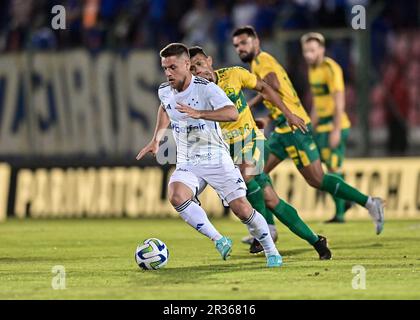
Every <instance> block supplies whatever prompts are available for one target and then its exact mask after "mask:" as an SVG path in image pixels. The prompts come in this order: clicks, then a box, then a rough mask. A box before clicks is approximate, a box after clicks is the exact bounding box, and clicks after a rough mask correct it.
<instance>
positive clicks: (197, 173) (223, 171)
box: [169, 158, 246, 206]
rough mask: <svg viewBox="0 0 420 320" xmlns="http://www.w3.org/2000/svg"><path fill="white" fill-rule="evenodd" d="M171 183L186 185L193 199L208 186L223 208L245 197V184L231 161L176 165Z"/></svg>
mask: <svg viewBox="0 0 420 320" xmlns="http://www.w3.org/2000/svg"><path fill="white" fill-rule="evenodd" d="M229 160H230V158H229ZM172 182H182V183H183V184H185V185H187V186H188V187H189V188H190V189H191V190H192V192H193V195H194V197H198V195H199V194H200V193H201V192H203V190H204V189H205V188H206V186H207V184H209V185H210V186H211V187H212V188H213V189H214V190H215V191H216V192H217V194H218V195H219V197H220V198H221V199H222V201H223V205H224V206H228V204H229V203H230V202H231V201H233V200H235V199H238V198H241V197H245V196H246V184H245V182H244V179H243V177H242V175H241V172H240V170H239V168H238V167H237V166H235V165H234V164H233V162H232V161H226V162H224V163H222V164H205V165H200V164H198V165H188V164H178V165H177V167H176V169H175V171H174V173H173V174H172V176H171V178H170V179H169V184H171V183H172Z"/></svg>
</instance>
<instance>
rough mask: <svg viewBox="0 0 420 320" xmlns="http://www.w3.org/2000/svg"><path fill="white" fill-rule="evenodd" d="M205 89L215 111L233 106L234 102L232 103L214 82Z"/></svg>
mask: <svg viewBox="0 0 420 320" xmlns="http://www.w3.org/2000/svg"><path fill="white" fill-rule="evenodd" d="M205 88H206V97H207V100H208V102H209V104H210V106H211V107H212V108H213V109H214V110H217V109H220V108H223V107H225V106H233V103H232V101H230V99H229V98H228V96H227V95H226V94H225V92H224V91H223V90H222V89H221V88H219V86H217V85H216V84H214V83H213V82H210V83H209V84H208V85H206V87H205Z"/></svg>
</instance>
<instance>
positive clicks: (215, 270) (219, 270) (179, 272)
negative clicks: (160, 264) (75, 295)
mask: <svg viewBox="0 0 420 320" xmlns="http://www.w3.org/2000/svg"><path fill="white" fill-rule="evenodd" d="M264 269H268V268H267V267H266V265H265V259H264V260H261V259H255V261H250V262H246V263H244V262H240V261H239V262H236V263H234V262H233V261H226V262H225V263H218V264H214V263H211V264H209V265H200V266H189V267H172V268H171V267H169V268H163V269H161V270H157V272H156V271H153V272H150V271H142V270H139V271H136V274H138V273H140V275H142V274H144V275H147V277H142V276H140V277H137V275H136V277H135V278H136V279H138V281H139V282H141V285H142V286H147V285H149V284H150V285H151V286H153V285H155V283H156V278H158V279H159V281H164V282H168V283H174V284H177V283H180V284H185V283H198V282H200V281H202V279H205V278H208V277H210V278H211V277H214V275H215V274H217V275H220V274H237V273H238V272H244V271H251V272H254V271H261V270H264ZM274 269H277V268H274ZM272 270H273V269H272ZM150 276H151V277H150ZM135 281H137V280H135Z"/></svg>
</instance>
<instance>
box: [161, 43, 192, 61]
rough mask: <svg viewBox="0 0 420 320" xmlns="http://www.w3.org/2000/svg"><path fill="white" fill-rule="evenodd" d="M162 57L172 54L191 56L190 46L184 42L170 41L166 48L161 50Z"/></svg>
mask: <svg viewBox="0 0 420 320" xmlns="http://www.w3.org/2000/svg"><path fill="white" fill-rule="evenodd" d="M159 54H160V56H161V58H167V57H172V56H177V57H179V56H181V55H183V54H185V55H187V57H189V56H190V55H189V53H188V48H187V46H186V45H185V44H183V43H170V44H168V45H167V46H166V47H165V48H163V49H162V50H160V52H159Z"/></svg>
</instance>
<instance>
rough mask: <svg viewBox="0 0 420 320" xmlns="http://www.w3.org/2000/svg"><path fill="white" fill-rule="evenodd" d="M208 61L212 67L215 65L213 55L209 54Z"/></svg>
mask: <svg viewBox="0 0 420 320" xmlns="http://www.w3.org/2000/svg"><path fill="white" fill-rule="evenodd" d="M207 62H208V64H209V66H210V67H212V66H213V58H212V57H211V56H208V57H207Z"/></svg>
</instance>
